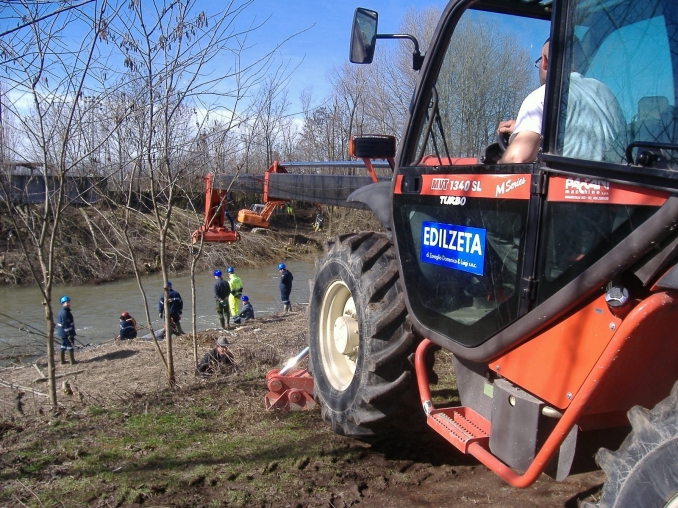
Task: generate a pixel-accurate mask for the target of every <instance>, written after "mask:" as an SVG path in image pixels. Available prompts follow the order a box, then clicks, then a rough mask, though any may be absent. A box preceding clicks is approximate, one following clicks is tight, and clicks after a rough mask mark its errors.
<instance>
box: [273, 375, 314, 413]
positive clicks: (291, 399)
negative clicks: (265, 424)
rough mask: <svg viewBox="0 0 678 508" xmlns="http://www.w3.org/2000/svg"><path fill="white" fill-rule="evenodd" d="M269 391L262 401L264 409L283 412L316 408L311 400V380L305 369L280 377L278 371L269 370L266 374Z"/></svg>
mask: <svg viewBox="0 0 678 508" xmlns="http://www.w3.org/2000/svg"><path fill="white" fill-rule="evenodd" d="M266 385H267V386H268V389H269V390H270V391H269V392H268V393H267V394H266V396H265V398H264V400H265V402H266V409H282V410H285V411H293V410H308V409H313V408H315V407H317V406H318V404H317V403H316V401H315V400H313V378H312V377H311V375H310V374H309V373H308V371H307V370H306V369H299V370H294V371H291V372H290V373H289V374H284V375H280V369H271V370H269V371H268V373H267V374H266Z"/></svg>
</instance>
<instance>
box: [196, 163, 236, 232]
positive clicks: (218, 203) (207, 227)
mask: <svg viewBox="0 0 678 508" xmlns="http://www.w3.org/2000/svg"><path fill="white" fill-rule="evenodd" d="M204 180H205V218H204V223H203V224H202V226H200V227H199V228H198V229H197V230H195V231H194V232H193V234H191V240H192V241H193V243H197V242H199V241H200V240H202V241H204V242H218V243H229V244H230V243H234V242H237V241H239V240H240V233H238V232H237V231H236V230H235V224H234V223H233V219H232V218H231V216H230V215H229V214H228V213H227V212H226V209H225V204H226V190H220V189H215V188H214V187H213V185H212V184H213V182H212V175H211V174H208V175H207V176H206V177H205V178H204ZM226 219H228V220H229V222H230V226H231V228H230V229H228V228H227V227H226V226H225V223H226Z"/></svg>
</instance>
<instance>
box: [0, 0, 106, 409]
mask: <svg viewBox="0 0 678 508" xmlns="http://www.w3.org/2000/svg"><path fill="white" fill-rule="evenodd" d="M43 9H45V4H41V3H34V2H30V3H29V2H17V3H12V4H11V5H10V6H7V7H6V10H5V11H3V14H4V15H6V16H8V17H15V19H17V20H20V21H19V24H20V29H18V30H12V31H11V32H9V33H7V34H6V35H5V37H3V38H2V39H0V55H1V56H2V60H3V66H2V70H1V71H0V72H2V80H3V81H4V83H5V85H6V93H7V94H9V95H11V96H13V97H15V99H16V100H15V101H7V102H5V103H4V106H5V107H6V108H9V109H10V110H11V112H12V114H13V115H14V117H15V118H16V119H18V121H19V122H20V123H21V125H22V127H23V132H24V133H25V134H26V135H27V136H29V138H28V139H27V140H26V144H28V145H30V147H31V148H32V153H33V155H34V156H35V160H36V161H37V162H39V165H38V166H37V167H36V171H37V175H36V176H37V178H39V180H40V181H41V184H42V186H43V191H44V195H43V200H42V202H41V204H40V205H39V206H37V207H35V206H30V205H26V203H25V201H27V200H26V199H21V198H19V199H14V200H13V199H11V198H10V196H12V195H13V193H14V191H15V189H12V178H11V177H12V174H11V172H5V174H3V175H2V179H1V181H2V186H3V192H4V196H5V200H4V201H3V204H4V206H5V209H6V211H7V214H8V216H9V217H10V219H11V221H12V222H13V224H14V227H15V230H16V232H17V237H18V240H19V243H20V245H21V248H22V250H23V252H24V255H25V257H26V260H27V262H28V264H29V266H30V271H31V274H32V276H33V279H34V280H35V282H36V283H37V284H38V286H39V287H40V290H41V292H42V299H43V301H42V304H43V307H44V310H45V326H46V336H47V360H48V377H49V394H50V401H51V403H52V405H53V406H56V404H57V397H56V385H55V381H54V379H55V378H54V376H55V365H54V345H53V337H54V335H53V330H54V314H53V312H52V307H51V305H52V284H53V281H54V267H55V255H56V252H55V244H56V242H57V234H58V229H59V225H60V222H61V220H62V216H63V211H64V208H65V206H67V205H68V202H69V196H68V193H67V190H68V187H69V184H68V175H69V173H70V172H71V171H72V170H73V169H74V168H75V167H76V166H77V165H78V164H79V162H80V161H81V160H82V155H83V154H81V157H80V158H73V157H72V154H73V143H74V142H76V139H75V136H74V132H75V130H76V123H77V120H78V108H79V105H80V100H81V97H82V94H83V91H84V90H85V85H86V81H87V79H88V77H89V76H90V74H91V71H92V68H93V62H94V59H95V54H96V51H95V50H96V48H97V45H98V43H99V41H101V40H103V39H105V38H106V37H107V24H108V20H109V19H110V16H112V15H113V14H114V13H111V14H108V15H105V12H106V3H105V2H96V1H95V2H90V3H88V5H87V8H85V7H83V8H82V10H80V11H75V10H70V9H65V10H62V11H60V12H57V13H53V14H52V15H50V16H45V12H44V11H43ZM71 30H78V31H82V33H83V37H82V40H81V43H80V45H79V46H78V47H76V48H75V49H72V50H71V49H68V48H64V47H63V45H62V37H63V36H64V34H65V33H67V32H68V31H71ZM27 103H28V104H30V105H29V106H27V109H21V107H22V106H23V105H26V104H27ZM4 169H8V168H7V167H5V168H4ZM10 171H11V169H10Z"/></svg>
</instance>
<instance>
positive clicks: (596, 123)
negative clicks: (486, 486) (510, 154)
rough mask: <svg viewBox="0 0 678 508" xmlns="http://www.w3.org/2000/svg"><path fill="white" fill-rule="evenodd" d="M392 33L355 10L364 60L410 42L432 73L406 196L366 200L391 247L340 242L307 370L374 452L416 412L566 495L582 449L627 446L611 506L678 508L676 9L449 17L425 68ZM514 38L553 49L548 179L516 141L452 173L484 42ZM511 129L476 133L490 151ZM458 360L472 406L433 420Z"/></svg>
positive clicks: (318, 296) (335, 420) (386, 185)
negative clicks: (606, 441) (602, 434)
mask: <svg viewBox="0 0 678 508" xmlns="http://www.w3.org/2000/svg"><path fill="white" fill-rule="evenodd" d="M377 20H378V15H377V13H376V12H374V11H370V10H367V9H362V8H360V9H357V10H356V14H355V18H354V22H353V31H352V36H351V60H352V61H353V62H355V63H370V62H371V61H372V58H373V55H374V49H375V43H376V41H377V39H389V38H405V39H409V40H410V41H412V42H415V51H414V54H413V67H414V68H415V70H420V72H419V77H418V80H417V85H416V88H415V90H414V94H413V98H412V102H411V106H410V109H409V115H408V118H407V121H406V123H405V131H404V133H403V135H402V138H401V142H400V146H399V148H398V152H397V154H395V153H394V154H393V155H395V170H394V175H393V179H392V180H391V181H388V182H378V183H374V184H371V185H368V186H367V187H366V188H364V189H360V190H358V191H357V192H356V193H354V195H353V196H351V199H352V200H358V201H362V202H364V203H365V204H367V205H368V206H369V207H370V208H371V209H372V210H373V211H374V212H375V214H376V215H377V217H378V218H379V220H380V221H381V223H382V224H383V226H384V228H385V230H386V233H385V234H384V233H377V232H368V231H363V232H360V233H356V234H347V235H342V236H340V237H338V238H337V239H336V240H335V241H334V242H333V243H331V244H329V246H328V249H327V252H326V254H325V256H324V258H323V259H321V260H320V261H319V262H318V263H317V264H316V266H317V272H316V276H315V279H314V281H313V283H312V286H311V297H310V306H309V330H308V338H309V343H308V346H309V370H310V372H311V374H312V376H313V383H314V385H313V392H314V398H315V400H316V401H317V402H318V404H319V405H320V406H321V414H322V417H323V419H325V420H326V421H327V422H328V423H330V424H331V425H332V429H333V430H334V431H336V432H339V433H341V434H346V435H357V436H366V435H371V434H376V433H379V432H381V431H383V430H384V429H386V428H388V427H390V426H391V425H392V424H393V423H394V422H396V421H397V420H401V419H404V418H406V417H407V414H408V413H411V407H412V406H411V404H410V402H411V401H412V399H413V397H414V398H416V399H418V401H419V402H418V403H419V405H420V407H421V408H422V414H423V416H424V417H425V418H426V421H427V423H428V424H429V426H430V427H431V428H432V429H434V430H435V431H436V432H438V433H440V434H441V435H442V436H444V438H445V439H446V440H447V441H449V442H450V443H451V444H452V445H453V446H454V447H455V448H456V449H458V450H459V451H460V452H462V453H465V454H470V455H472V456H474V457H475V458H476V459H477V460H479V461H480V462H481V463H483V464H485V465H486V466H487V467H488V468H490V469H492V470H493V471H494V472H496V474H498V475H499V476H500V477H501V478H503V479H504V480H505V481H507V482H508V483H510V484H511V485H514V486H516V487H527V486H529V485H531V484H532V483H533V482H534V481H536V480H537V478H538V477H539V475H540V474H541V473H543V472H546V473H549V474H551V475H552V476H554V477H555V478H556V479H559V480H560V479H563V478H565V477H566V476H567V475H568V474H569V471H570V466H571V464H572V461H573V458H574V455H575V451H576V449H577V441H578V437H579V436H580V434H581V433H584V432H588V431H591V430H595V429H612V428H619V427H627V428H628V429H629V432H628V435H627V437H626V439H625V441H624V442H623V443H622V444H621V446H620V448H619V449H618V450H617V451H614V452H611V451H609V450H607V449H601V450H600V451H599V452H598V454H597V455H596V459H597V462H598V464H599V465H600V466H601V467H602V469H603V470H604V472H605V473H606V475H607V481H606V483H605V485H604V488H603V490H602V494H601V496H600V499H599V500H598V502H597V503H596V505H595V506H599V507H653V508H654V507H663V508H676V507H677V506H678V384H677V380H678V332H677V331H676V330H678V176H677V175H678V107H677V106H678V71H677V69H678V37H676V33H677V30H678V2H676V1H675V0H644V1H642V2H641V1H638V0H451V1H450V2H449V4H448V5H447V7H446V9H445V10H444V12H443V13H442V17H441V19H440V21H439V23H438V26H437V28H436V30H435V32H434V34H433V37H432V40H431V43H430V46H429V48H428V51H427V53H426V55H425V56H422V55H421V54H420V53H419V50H418V43H417V42H416V40H415V39H414V37H412V36H410V35H403V34H379V33H378V32H377ZM469 26H471V27H473V30H470V31H469V30H468V27H469ZM497 27H519V28H520V30H521V31H522V33H523V35H524V37H525V38H528V37H529V36H531V34H532V33H540V32H545V33H546V34H547V35H548V34H550V47H549V52H548V55H547V57H548V74H547V76H546V81H545V86H544V88H543V89H540V92H539V93H543V97H544V98H543V114H540V117H539V118H538V120H539V121H540V123H541V128H540V129H539V133H538V134H540V138H539V143H540V148H539V152H538V155H537V156H536V160H535V161H534V162H532V161H530V162H529V163H521V164H513V163H511V164H508V163H503V162H502V161H501V158H500V157H501V150H502V147H501V145H504V146H505V145H506V140H502V142H501V143H488V146H487V148H486V149H485V150H484V151H483V152H482V153H469V152H468V150H467V151H466V153H461V154H459V155H462V156H463V158H454V157H453V156H454V155H455V153H454V150H455V149H456V148H455V147H459V146H460V143H459V142H458V136H460V132H462V131H463V132H465V133H469V132H471V131H472V129H471V128H470V126H471V125H473V126H475V125H476V124H471V123H468V124H466V127H464V125H462V124H461V123H462V120H464V121H467V122H468V121H469V119H468V117H464V118H462V116H463V115H462V114H461V112H460V111H462V110H460V109H459V108H460V107H461V106H460V104H461V102H462V99H463V100H465V101H469V102H468V105H469V107H470V108H471V109H470V110H464V111H474V114H477V115H479V114H480V113H481V112H482V111H492V109H491V108H492V107H494V106H493V105H492V104H489V103H487V102H474V101H473V99H474V98H475V97H476V96H480V94H481V93H484V92H485V91H486V90H487V89H488V88H489V87H490V85H491V83H489V81H490V80H491V79H494V76H492V74H491V73H488V74H487V75H486V76H487V79H486V81H484V82H482V83H479V82H475V85H474V86H471V87H469V86H467V83H468V78H469V76H470V75H471V74H473V73H480V71H481V70H483V69H479V68H478V67H474V61H473V58H472V57H473V56H474V55H476V54H475V53H473V52H471V51H466V50H465V45H467V44H469V43H470V40H471V39H469V38H468V37H467V35H468V34H469V33H473V37H472V39H473V40H474V41H476V42H484V41H491V40H492V36H493V35H494V34H496V32H497ZM542 42H543V39H542V40H541V41H539V42H538V44H539V47H541V43H542ZM537 49H538V48H537ZM537 49H535V51H536V50H537ZM540 62H541V60H539V61H538V62H537V65H540ZM527 63H529V62H527ZM503 64H504V62H500V61H497V62H496V73H498V75H499V78H500V79H501V80H503V81H506V80H511V79H512V76H511V75H510V74H506V73H504V74H502V69H503V68H504V67H503ZM525 67H527V66H525ZM484 70H487V69H484ZM465 72H466V73H467V74H464V73H465ZM481 85H483V86H481ZM485 85H487V86H485ZM495 90H497V91H498V92H501V91H502V87H501V86H499V87H495ZM582 90H584V91H585V90H589V93H588V95H583V94H582V93H581V92H582ZM578 101H588V104H584V103H582V102H578ZM583 105H585V106H586V107H591V108H592V107H597V108H598V109H599V111H600V112H601V115H603V116H604V117H605V118H597V117H595V116H592V115H583V114H582V113H581V112H580V111H581V110H582V107H583ZM516 113H517V112H516V111H513V112H512V114H513V115H515V114H516ZM501 114H503V113H501ZM490 116H491V115H490ZM502 119H503V118H502V117H501V116H498V115H496V116H495V117H494V125H490V124H488V125H485V126H483V127H482V128H478V129H476V130H475V131H473V132H475V133H476V135H477V136H479V139H487V138H489V137H490V133H493V132H494V129H495V128H496V124H497V122H498V121H499V120H502ZM613 119H614V121H612V120H613ZM608 124H609V125H614V126H615V127H614V129H607V128H606V127H605V126H606V125H608ZM464 129H466V130H464ZM513 142H514V140H513V139H511V140H509V145H508V146H509V148H510V143H513ZM603 143H604V146H603ZM365 155H367V156H369V153H368V154H365ZM440 348H443V349H445V350H446V351H447V352H449V353H450V354H451V357H452V359H453V361H452V363H453V367H454V373H455V378H456V382H457V389H458V392H459V398H460V404H458V405H451V406H446V407H436V406H435V405H434V404H433V403H432V397H431V391H430V388H429V379H430V378H431V371H432V369H433V368H434V367H432V366H431V363H432V362H431V355H432V353H433V352H434V350H436V349H440ZM646 408H647V409H646ZM401 428H402V427H401Z"/></svg>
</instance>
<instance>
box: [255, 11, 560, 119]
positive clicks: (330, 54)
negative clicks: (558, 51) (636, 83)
mask: <svg viewBox="0 0 678 508" xmlns="http://www.w3.org/2000/svg"><path fill="white" fill-rule="evenodd" d="M446 4H447V2H446V1H436V0H430V1H428V2H415V1H413V0H355V1H345V0H344V1H336V0H334V1H327V0H320V1H319V0H292V1H289V0H288V1H281V0H254V3H253V5H252V7H251V9H252V11H253V12H256V14H257V16H258V17H259V18H261V19H265V18H266V17H268V16H270V17H271V19H270V20H269V21H268V22H267V24H266V25H267V26H268V28H267V29H264V30H263V31H261V32H260V33H259V34H258V35H257V37H258V38H259V41H260V43H261V44H262V45H263V46H264V47H265V46H266V45H267V44H268V45H270V44H272V43H273V42H275V41H281V40H283V39H285V38H286V37H289V36H291V35H293V34H295V33H297V32H300V31H303V30H305V31H304V32H303V33H300V34H299V35H296V36H295V37H293V38H292V39H291V40H289V41H288V42H286V43H285V44H284V45H283V47H282V48H281V49H280V55H281V56H282V57H283V58H284V59H288V60H289V62H290V68H294V67H295V66H297V65H298V67H297V68H296V69H295V71H294V74H293V76H292V78H291V79H290V82H289V85H288V93H289V98H290V100H291V101H292V103H293V105H296V104H297V101H298V96H299V93H300V92H301V91H302V90H303V89H304V88H307V87H312V89H313V97H314V99H315V101H316V102H317V101H319V100H320V99H322V98H323V97H324V96H326V95H327V94H328V93H329V92H330V86H329V84H328V83H327V73H328V71H329V70H330V68H331V67H333V66H339V65H341V64H343V63H344V62H347V61H348V50H349V40H350V32H351V24H352V22H353V13H354V11H355V8H356V7H366V8H368V9H371V10H375V11H377V12H378V13H379V27H378V31H379V33H398V28H399V26H400V22H401V19H402V17H403V15H404V14H405V12H406V11H407V10H408V9H412V8H415V9H423V8H425V7H428V6H431V5H437V6H438V7H439V8H440V10H441V11H442V10H443V9H444V7H445V6H446ZM516 22H517V23H516V25H515V26H512V27H510V28H511V29H514V30H517V31H520V29H521V26H520V20H516ZM523 34H524V39H525V44H526V45H527V46H530V47H531V52H532V53H534V58H535V59H536V58H538V57H539V51H540V48H541V45H542V43H543V41H544V40H545V39H546V37H547V36H548V25H547V24H546V23H545V24H544V30H541V31H540V32H539V33H525V32H523ZM429 42H430V41H419V43H420V46H421V49H422V52H424V51H425V49H426V47H427V46H428V44H429ZM378 44H380V45H381V44H409V43H408V42H402V41H386V40H381V41H379V42H378Z"/></svg>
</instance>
